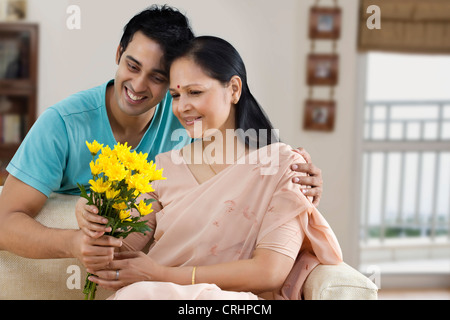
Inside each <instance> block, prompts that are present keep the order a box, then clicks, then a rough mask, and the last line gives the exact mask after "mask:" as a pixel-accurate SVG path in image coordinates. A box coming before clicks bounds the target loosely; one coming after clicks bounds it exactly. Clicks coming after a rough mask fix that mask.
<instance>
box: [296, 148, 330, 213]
mask: <svg viewBox="0 0 450 320" xmlns="http://www.w3.org/2000/svg"><path fill="white" fill-rule="evenodd" d="M293 151H295V152H297V153H298V154H300V155H301V156H302V157H303V158H304V159H305V161H306V163H295V164H293V165H292V166H291V169H292V170H293V171H297V172H302V173H306V176H301V175H299V176H296V177H294V178H293V179H292V182H294V183H296V184H299V185H301V186H306V187H307V188H302V192H303V194H304V195H305V196H307V197H312V198H313V201H312V203H313V205H314V206H315V207H318V206H319V203H320V198H321V197H322V191H323V179H322V170H320V169H319V168H317V167H316V166H315V165H314V164H313V163H312V160H311V156H310V155H309V153H308V152H307V151H306V150H305V149H303V148H297V149H294V150H293Z"/></svg>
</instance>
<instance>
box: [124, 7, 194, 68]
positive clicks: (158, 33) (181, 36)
mask: <svg viewBox="0 0 450 320" xmlns="http://www.w3.org/2000/svg"><path fill="white" fill-rule="evenodd" d="M138 31H141V32H142V33H143V34H144V35H146V36H147V37H149V38H150V39H152V40H154V41H156V42H157V43H158V44H159V45H160V46H161V48H162V50H163V52H164V63H165V68H166V70H167V72H168V71H169V68H170V64H171V63H172V61H173V59H174V58H175V57H176V56H177V55H178V54H179V52H180V50H182V48H183V47H184V46H185V45H186V44H187V43H188V42H189V41H190V40H192V39H193V38H194V34H193V32H192V30H191V27H190V25H189V20H188V19H187V18H186V16H185V15H184V14H182V13H181V12H179V11H178V9H176V8H173V7H170V6H167V5H164V6H159V5H152V6H151V7H149V8H147V9H145V10H144V11H142V12H140V13H138V14H137V15H135V16H134V17H133V18H132V19H131V20H130V21H129V22H128V24H127V25H126V26H125V28H124V32H123V35H122V39H121V40H120V47H121V49H120V50H121V52H120V55H121V56H122V53H123V52H124V51H125V50H126V49H127V47H128V44H129V43H130V42H131V40H133V36H134V34H135V33H136V32H138Z"/></svg>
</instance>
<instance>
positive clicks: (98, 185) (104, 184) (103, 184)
mask: <svg viewBox="0 0 450 320" xmlns="http://www.w3.org/2000/svg"><path fill="white" fill-rule="evenodd" d="M89 184H90V185H91V190H92V191H94V192H97V193H104V192H106V190H108V189H109V187H110V185H111V183H110V182H109V181H103V179H97V180H89Z"/></svg>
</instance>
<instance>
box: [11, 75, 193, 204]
mask: <svg viewBox="0 0 450 320" xmlns="http://www.w3.org/2000/svg"><path fill="white" fill-rule="evenodd" d="M113 83H114V82H113V81H109V82H107V83H105V84H103V85H101V86H98V87H95V88H92V89H89V90H86V91H81V92H79V93H76V94H74V95H72V96H70V97H68V98H66V99H64V100H62V101H60V102H58V103H57V104H55V105H54V106H52V107H50V108H48V109H47V110H45V112H44V113H43V114H42V115H41V116H40V117H39V118H38V120H37V121H36V123H35V124H34V125H33V127H32V128H31V130H30V132H29V133H28V134H27V136H26V137H25V139H24V141H23V142H22V144H21V146H20V147H19V149H18V151H17V152H16V154H15V155H14V157H13V159H12V160H11V162H10V163H9V165H8V167H7V170H8V172H9V173H10V174H11V175H13V176H14V177H16V178H17V179H19V180H21V181H23V182H24V183H26V184H28V185H30V186H31V187H33V188H35V189H37V190H39V191H40V192H42V193H43V194H45V195H46V196H47V197H48V196H49V195H50V194H51V193H52V192H57V193H66V194H79V193H80V192H79V189H78V187H77V183H80V184H83V185H85V186H87V185H88V184H89V180H90V179H92V175H91V172H90V167H89V162H90V161H91V160H92V156H91V154H90V152H89V150H88V148H87V147H86V141H88V142H92V141H94V140H97V141H98V142H99V143H100V144H104V145H105V146H106V145H109V146H110V147H111V149H112V148H113V147H114V145H116V144H117V142H116V140H115V138H114V135H113V132H112V129H111V125H110V123H109V120H108V115H107V112H106V104H105V99H106V88H107V86H108V85H112V84H113ZM177 129H178V130H177ZM190 142H191V139H190V138H189V137H188V135H187V133H186V130H184V128H183V127H182V125H181V124H180V122H179V121H178V119H177V118H176V117H175V116H174V114H173V112H172V98H171V96H170V95H169V94H168V93H167V95H166V96H165V98H164V99H163V100H162V101H161V103H160V104H159V105H158V106H156V110H155V115H154V116H153V119H152V121H151V123H150V126H149V128H148V129H147V131H146V133H145V134H144V136H143V138H142V140H141V142H140V143H139V145H138V146H137V147H136V148H135V149H134V150H136V151H137V152H138V153H139V152H142V153H148V160H149V161H150V160H154V159H155V157H156V156H157V155H158V154H159V153H163V152H166V151H169V150H172V149H179V148H181V147H183V146H185V145H186V144H187V143H190Z"/></svg>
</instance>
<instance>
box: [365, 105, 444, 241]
mask: <svg viewBox="0 0 450 320" xmlns="http://www.w3.org/2000/svg"><path fill="white" fill-rule="evenodd" d="M362 151H363V177H362V203H361V212H362V217H361V239H362V244H363V245H368V244H369V243H374V242H376V243H378V244H379V245H383V244H387V243H392V241H390V240H393V239H394V240H398V239H403V240H404V241H407V242H408V240H411V243H412V242H417V241H418V242H420V243H423V241H425V242H426V243H427V245H428V244H433V243H436V245H437V244H439V246H442V245H443V243H444V246H445V245H446V244H447V245H450V101H373V102H369V103H367V104H366V107H365V125H364V139H363V143H362ZM404 241H402V242H404ZM449 248H450V246H449Z"/></svg>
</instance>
